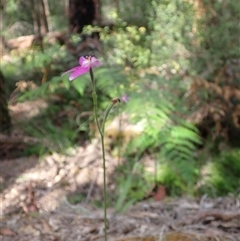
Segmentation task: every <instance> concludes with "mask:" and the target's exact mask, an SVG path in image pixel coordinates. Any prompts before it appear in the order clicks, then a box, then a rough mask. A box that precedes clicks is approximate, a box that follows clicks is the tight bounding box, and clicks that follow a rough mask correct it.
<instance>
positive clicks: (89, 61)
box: [62, 56, 102, 80]
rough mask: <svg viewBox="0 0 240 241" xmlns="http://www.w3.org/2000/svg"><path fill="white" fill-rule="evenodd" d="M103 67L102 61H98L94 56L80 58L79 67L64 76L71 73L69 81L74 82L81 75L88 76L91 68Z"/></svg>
mask: <svg viewBox="0 0 240 241" xmlns="http://www.w3.org/2000/svg"><path fill="white" fill-rule="evenodd" d="M100 65H102V63H101V62H100V60H98V59H97V58H95V57H92V56H87V57H85V58H84V57H80V58H79V66H76V67H74V68H72V69H70V70H68V71H66V72H65V73H63V74H62V75H64V74H67V73H71V75H70V76H69V80H74V79H75V78H77V77H78V76H80V75H83V74H86V73H87V72H89V71H90V68H93V67H97V66H100Z"/></svg>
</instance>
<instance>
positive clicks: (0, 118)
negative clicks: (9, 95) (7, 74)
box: [0, 71, 12, 133]
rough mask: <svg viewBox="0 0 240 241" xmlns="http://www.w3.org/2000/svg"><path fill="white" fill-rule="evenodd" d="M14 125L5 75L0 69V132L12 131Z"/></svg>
mask: <svg viewBox="0 0 240 241" xmlns="http://www.w3.org/2000/svg"><path fill="white" fill-rule="evenodd" d="M11 127H12V124H11V119H10V115H9V112H8V108H7V100H6V98H5V90H4V76H3V74H2V72H1V71H0V133H3V132H8V133H9V132H10V130H11Z"/></svg>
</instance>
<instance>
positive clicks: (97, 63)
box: [91, 57, 102, 67]
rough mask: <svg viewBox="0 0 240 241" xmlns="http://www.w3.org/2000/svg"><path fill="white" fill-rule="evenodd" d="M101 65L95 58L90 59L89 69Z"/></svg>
mask: <svg viewBox="0 0 240 241" xmlns="http://www.w3.org/2000/svg"><path fill="white" fill-rule="evenodd" d="M100 65H102V63H101V62H100V61H99V60H98V59H97V58H95V57H92V58H91V67H97V66H100Z"/></svg>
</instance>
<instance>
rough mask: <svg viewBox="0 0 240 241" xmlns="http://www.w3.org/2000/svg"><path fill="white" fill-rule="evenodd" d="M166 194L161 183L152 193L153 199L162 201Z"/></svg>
mask: <svg viewBox="0 0 240 241" xmlns="http://www.w3.org/2000/svg"><path fill="white" fill-rule="evenodd" d="M165 196H166V189H165V187H164V186H163V185H160V186H158V189H157V192H156V193H155V194H154V196H153V198H154V200H155V201H162V200H163V199H164V197H165Z"/></svg>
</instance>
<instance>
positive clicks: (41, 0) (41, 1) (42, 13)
mask: <svg viewBox="0 0 240 241" xmlns="http://www.w3.org/2000/svg"><path fill="white" fill-rule="evenodd" d="M38 2H39V13H40V14H39V16H40V23H41V34H42V35H46V34H47V33H48V32H49V27H48V19H47V14H46V6H45V4H44V0H38Z"/></svg>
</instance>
